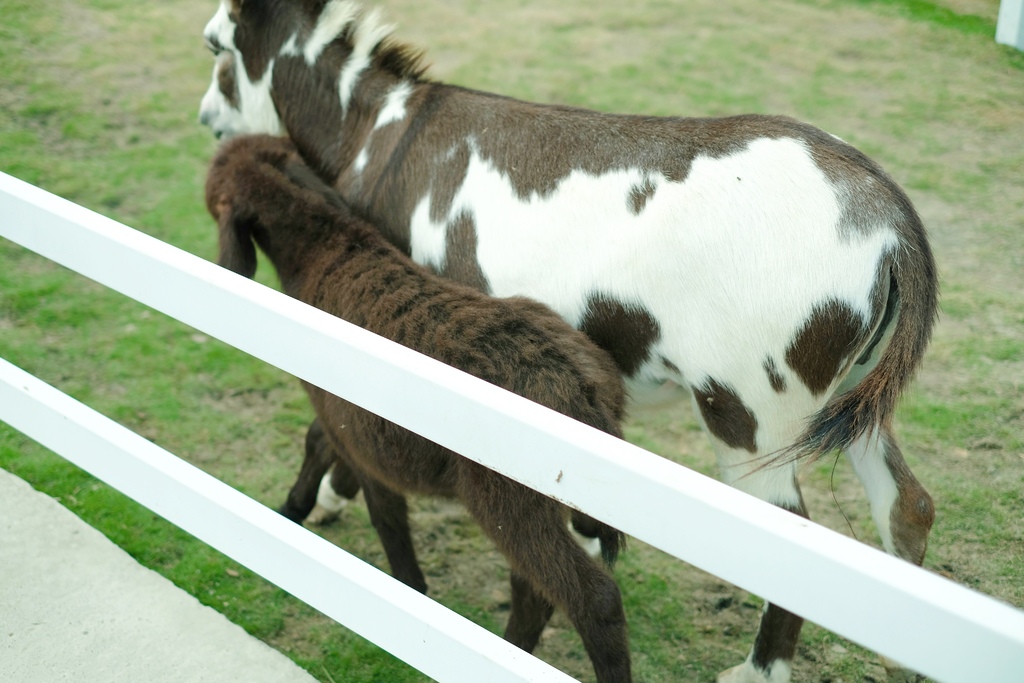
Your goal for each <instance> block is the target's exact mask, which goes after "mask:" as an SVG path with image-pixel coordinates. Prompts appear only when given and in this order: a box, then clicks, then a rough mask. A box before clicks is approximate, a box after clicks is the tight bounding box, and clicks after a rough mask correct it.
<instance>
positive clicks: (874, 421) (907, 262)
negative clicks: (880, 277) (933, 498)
mask: <svg viewBox="0 0 1024 683" xmlns="http://www.w3.org/2000/svg"><path fill="white" fill-rule="evenodd" d="M900 196H901V197H902V193H900ZM904 201H906V207H905V208H906V211H907V212H906V213H905V214H904V215H905V216H907V218H906V220H905V222H904V224H903V225H902V226H901V227H902V228H903V229H902V230H900V233H901V235H900V245H899V247H898V249H897V251H896V252H895V253H894V254H893V256H892V263H891V266H890V268H889V277H890V287H889V301H888V303H887V308H888V307H894V308H895V307H897V306H898V309H897V313H896V316H897V317H896V321H895V324H894V325H895V326H894V328H893V330H892V336H891V339H890V340H889V343H888V345H887V346H886V347H885V349H884V350H883V351H882V355H881V357H880V358H879V360H878V364H877V365H876V366H875V367H874V368H872V369H871V371H870V372H868V374H867V375H866V376H865V377H864V379H862V380H861V381H860V382H859V383H858V384H857V386H855V387H854V388H853V389H851V390H850V391H847V392H845V393H843V394H840V395H839V396H835V397H833V398H832V400H830V401H829V402H828V403H827V404H825V406H824V407H822V408H821V410H819V411H818V412H817V413H815V414H814V415H813V416H812V417H811V419H810V422H809V424H808V426H807V428H806V430H805V431H804V433H803V434H802V435H801V436H800V438H799V439H797V441H796V442H795V443H794V444H793V445H792V446H790V447H789V448H787V449H785V450H784V451H782V452H781V453H780V454H778V455H777V456H776V457H775V458H774V459H773V462H779V461H786V462H791V461H793V460H797V459H803V458H809V459H816V458H820V457H822V456H823V455H826V454H827V453H830V452H832V451H834V450H836V449H845V448H846V447H848V446H849V445H850V444H852V443H853V442H854V441H855V440H857V438H858V437H860V436H862V435H864V434H865V433H868V432H870V431H871V430H874V429H876V428H883V429H887V428H888V427H889V426H890V425H891V423H892V416H893V413H894V412H895V409H896V403H897V402H898V400H899V397H900V395H901V394H902V393H903V391H904V389H905V388H906V387H907V384H909V382H910V380H911V378H912V377H913V375H914V372H915V371H916V370H917V367H918V366H919V365H920V362H921V358H922V356H923V355H924V351H925V348H926V347H927V346H928V340H929V339H930V337H931V332H932V327H933V326H934V324H935V320H936V317H937V311H938V284H937V283H938V276H937V273H936V268H935V261H934V259H933V258H932V253H931V249H930V248H929V246H928V242H927V239H926V237H925V231H924V226H923V225H922V224H921V220H920V218H918V216H917V213H916V212H915V211H914V209H913V207H911V206H910V203H909V201H908V200H906V199H905V198H904Z"/></svg>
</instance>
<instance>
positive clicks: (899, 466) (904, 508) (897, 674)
mask: <svg viewBox="0 0 1024 683" xmlns="http://www.w3.org/2000/svg"><path fill="white" fill-rule="evenodd" d="M846 457H847V458H848V459H849V460H850V463H851V464H852V465H853V469H854V471H855V472H856V473H857V476H858V477H859V478H860V481H861V483H862V484H863V485H864V490H865V491H866V492H867V495H868V500H869V501H870V502H871V516H872V517H873V518H874V520H875V526H876V527H877V528H878V533H879V535H880V536H881V539H882V546H883V547H884V548H885V549H886V551H887V552H889V553H890V554H892V555H896V556H897V557H902V558H903V559H905V560H907V561H908V562H913V563H914V564H916V565H920V564H921V563H922V562H923V561H924V554H925V550H926V549H927V547H928V532H929V531H930V530H931V527H932V522H933V521H934V520H935V506H934V505H933V504H932V498H931V496H929V495H928V492H927V491H925V489H924V487H923V486H921V484H920V482H918V481H917V479H916V478H915V477H914V475H913V474H912V473H911V471H910V468H909V467H907V463H906V462H905V461H904V460H903V454H902V453H900V449H899V447H898V446H897V445H896V439H895V437H894V436H893V435H892V433H891V431H889V430H888V429H881V430H877V431H873V432H871V433H870V434H866V435H864V436H862V437H861V438H860V439H858V440H857V441H855V442H854V443H853V444H852V445H851V446H850V447H849V448H848V449H847V450H846ZM882 664H883V665H884V666H885V668H886V671H887V672H888V675H889V680H890V681H919V680H924V679H923V678H922V677H920V676H919V675H918V674H916V673H914V672H912V671H910V670H908V669H904V668H903V667H902V666H901V665H899V664H898V663H896V662H894V661H892V660H890V659H888V658H886V657H882Z"/></svg>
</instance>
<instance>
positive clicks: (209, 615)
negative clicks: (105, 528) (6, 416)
mask: <svg viewBox="0 0 1024 683" xmlns="http://www.w3.org/2000/svg"><path fill="white" fill-rule="evenodd" d="M313 680H314V679H313V678H312V677H311V676H309V674H307V673H306V672H305V671H303V670H302V669H301V668H299V667H298V666H296V665H295V664H294V663H292V661H291V660H289V659H288V658H287V657H285V656H284V655H282V654H281V653H279V652H277V651H276V650H274V649H272V648H271V647H269V646H267V645H266V644H264V643H262V642H260V641H259V640H257V639H255V638H253V637H252V636H250V635H249V634H247V633H246V632H245V631H244V630H243V629H242V628H241V627H239V626H236V625H235V624H233V623H231V622H230V621H228V620H227V619H226V618H225V617H224V616H222V615H221V614H219V613H218V612H215V611H214V610H212V609H210V608H209V607H205V606H203V605H202V604H200V603H199V601H198V600H196V599H195V598H194V597H192V596H191V595H189V594H187V593H185V592H184V591H182V590H181V589H179V588H177V587H176V586H175V585H174V584H172V583H171V582H170V581H168V580H167V579H165V578H163V577H162V576H160V575H159V574H157V573H156V572H154V571H152V570H150V569H147V568H145V567H143V566H142V565H140V564H139V563H138V562H136V561H135V560H133V559H132V558H131V556H129V555H128V554H127V553H126V552H124V551H123V550H121V549H120V548H118V547H117V546H116V545H114V544H113V543H111V542H110V541H109V540H108V539H107V538H106V537H105V536H104V535H103V534H101V533H100V532H98V531H96V530H95V529H93V528H92V527H91V526H89V525H88V524H86V523H85V522H83V521H82V520H81V519H79V518H78V517H77V516H75V515H74V514H73V513H72V512H71V511H69V510H67V509H66V508H64V507H63V506H61V505H60V504H59V503H57V501H55V500H54V499H52V498H50V497H49V496H46V495H44V494H42V493H39V492H37V491H36V490H34V489H33V488H32V487H31V486H29V485H28V484H27V483H26V482H24V481H23V480H21V479H19V478H18V477H15V476H14V475H12V474H10V473H9V472H6V471H4V470H2V469H0V681H12V682H14V681H16V682H17V683H50V682H51V681H75V683H110V682H113V681H146V682H147V683H191V682H192V681H208V682H210V683H219V682H221V681H223V682H227V681H232V682H234V681H245V682H246V683H262V682H264V681H266V683H312V681H313Z"/></svg>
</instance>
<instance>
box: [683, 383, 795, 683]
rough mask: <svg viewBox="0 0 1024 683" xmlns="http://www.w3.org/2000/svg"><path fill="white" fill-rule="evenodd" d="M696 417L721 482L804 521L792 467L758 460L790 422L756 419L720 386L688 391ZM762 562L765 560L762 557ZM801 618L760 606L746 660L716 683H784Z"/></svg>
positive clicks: (788, 437) (783, 437)
mask: <svg viewBox="0 0 1024 683" xmlns="http://www.w3.org/2000/svg"><path fill="white" fill-rule="evenodd" d="M692 396H693V403H694V407H695V409H696V410H695V413H696V414H697V415H698V416H699V419H700V420H701V423H702V425H703V426H704V431H705V432H706V433H707V435H708V437H709V438H710V440H711V444H712V446H713V447H714V450H715V455H716V456H717V458H718V466H719V469H720V471H721V476H722V480H723V481H724V482H725V483H726V484H729V485H730V486H732V487H734V488H737V489H740V490H741V491H744V492H746V493H749V494H751V495H753V496H756V497H757V498H760V499H761V500H764V501H766V502H768V503H772V504H773V505H777V506H778V507H781V508H783V509H784V510H788V511H790V512H792V513H794V514H797V515H800V516H801V517H805V518H806V517H808V514H807V508H806V506H805V505H804V500H803V496H802V494H801V493H800V485H799V483H798V482H797V478H796V474H797V473H796V464H795V463H792V462H790V463H781V464H771V465H767V466H766V465H765V461H764V458H765V457H766V456H767V455H768V454H770V453H772V452H774V451H776V450H777V449H780V448H782V447H784V446H786V445H787V444H788V443H791V442H792V439H793V438H795V436H796V434H795V433H794V434H790V433H787V432H786V431H785V428H784V427H783V425H786V424H789V423H790V422H791V421H790V420H785V419H775V420H774V421H772V422H768V421H766V420H765V414H764V413H765V411H762V414H761V415H758V417H759V418H761V420H762V421H763V422H764V425H763V426H762V425H761V424H760V423H759V421H758V419H757V418H755V415H754V412H753V411H752V410H751V409H750V408H748V407H747V406H746V405H745V404H744V402H743V401H742V400H741V397H740V396H739V395H738V394H737V393H735V392H733V391H731V390H729V389H728V388H726V387H724V386H722V385H712V389H710V390H701V389H693V390H692ZM766 559H767V558H766ZM803 623H804V620H803V618H802V617H800V616H798V615H796V614H793V613H792V612H789V611H787V610H784V609H782V608H781V607H779V606H777V605H773V604H771V603H767V602H766V603H765V605H764V611H763V612H762V615H761V622H760V624H759V626H758V630H757V635H756V636H755V638H754V645H753V647H752V648H751V651H750V655H749V656H748V657H747V660H746V661H745V662H743V663H742V664H740V665H738V666H734V667H732V668H730V669H728V670H726V671H723V672H722V673H721V674H719V676H718V681H719V683H788V681H789V680H790V672H791V670H792V661H793V656H794V654H795V653H796V646H797V642H798V641H799V638H800V630H801V628H802V627H803Z"/></svg>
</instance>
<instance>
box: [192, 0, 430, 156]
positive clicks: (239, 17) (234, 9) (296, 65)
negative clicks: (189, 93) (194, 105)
mask: <svg viewBox="0 0 1024 683" xmlns="http://www.w3.org/2000/svg"><path fill="white" fill-rule="evenodd" d="M391 29H392V27H391V26H389V25H386V24H383V23H381V21H380V15H379V13H378V12H377V11H376V10H373V11H370V12H364V11H363V9H362V8H361V7H360V6H359V4H357V3H356V2H353V1H352V0H294V1H293V2H281V1H278V2H270V1H269V0H221V3H220V7H219V8H218V9H217V12H216V14H214V15H213V18H212V19H210V21H209V22H208V23H207V24H206V28H205V29H204V31H203V38H204V41H205V43H206V47H207V48H208V49H209V50H210V51H211V52H213V54H214V55H215V56H216V58H217V61H216V64H215V65H214V69H213V78H212V81H211V83H210V87H209V88H208V89H207V91H206V94H205V95H204V96H203V100H202V103H201V104H200V107H199V120H200V122H201V123H202V124H203V125H206V126H209V127H210V128H211V129H212V130H213V133H214V135H216V136H217V137H231V136H234V135H239V134H243V133H267V134H271V135H281V134H284V133H285V132H286V131H285V126H284V124H283V122H282V120H281V119H282V115H281V110H280V103H279V102H276V101H275V89H274V70H275V66H277V67H278V70H279V71H280V70H281V69H282V68H284V69H285V71H286V72H287V73H286V74H279V76H278V79H279V81H281V80H282V79H283V81H282V82H292V83H294V81H295V77H296V75H297V73H298V72H297V71H296V69H298V70H299V72H302V71H305V72H306V73H309V72H311V71H313V70H314V68H315V70H317V71H318V72H320V73H321V74H322V75H321V76H320V77H317V78H313V79H309V80H307V79H306V77H305V76H303V78H302V79H300V80H303V82H305V83H307V85H306V86H304V87H306V88H315V89H316V90H317V92H316V93H314V92H309V93H308V94H309V95H310V96H313V95H314V94H319V91H320V90H322V89H323V87H324V86H325V85H327V84H328V83H330V84H331V85H330V86H328V87H330V88H332V89H336V90H337V94H336V96H335V97H334V98H333V100H334V103H335V106H338V107H340V109H341V112H342V113H344V111H345V109H346V105H347V103H348V101H349V99H350V98H351V96H352V91H353V90H354V88H355V85H356V83H357V82H358V81H359V78H360V76H361V75H362V74H363V72H364V71H366V70H367V68H368V67H370V66H371V63H372V61H373V56H374V54H375V51H376V50H377V48H378V46H380V45H381V43H382V41H384V39H385V38H386V37H387V36H388V35H389V34H390V32H391ZM321 57H323V59H321ZM389 58H390V61H391V62H397V63H399V64H400V65H401V66H402V68H404V69H406V70H407V71H408V72H409V73H410V74H412V75H416V74H418V73H419V72H421V71H422V69H418V66H417V58H416V57H414V56H411V55H409V54H407V53H406V52H404V51H403V50H391V52H389ZM286 62H287V64H285V63H286ZM417 69H418V70H417ZM279 85H280V84H279ZM278 95H279V94H278ZM289 98H290V99H288V102H289V103H290V105H291V106H292V107H293V108H294V107H300V108H301V107H302V106H303V105H302V104H301V103H298V104H296V101H297V100H299V99H301V98H300V97H298V96H297V94H296V93H290V94H289Z"/></svg>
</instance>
